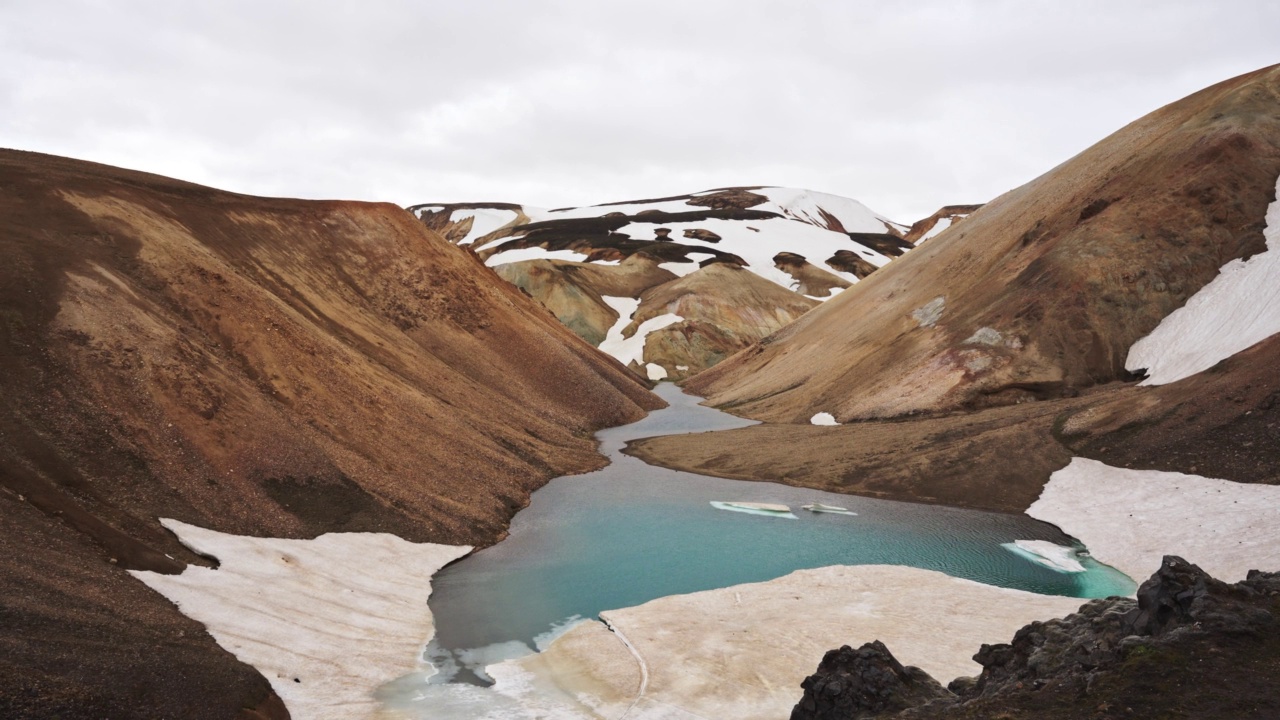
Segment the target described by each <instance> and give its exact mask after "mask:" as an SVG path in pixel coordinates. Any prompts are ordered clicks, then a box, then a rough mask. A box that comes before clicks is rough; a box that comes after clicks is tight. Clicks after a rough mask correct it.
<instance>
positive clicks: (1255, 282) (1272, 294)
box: [1124, 178, 1280, 562]
mask: <svg viewBox="0 0 1280 720" xmlns="http://www.w3.org/2000/svg"><path fill="white" fill-rule="evenodd" d="M1276 191H1277V193H1280V178H1277V179H1276ZM1266 223H1267V226H1266V229H1265V230H1263V236H1264V237H1265V238H1266V241H1267V249H1266V250H1265V251H1263V252H1261V253H1258V254H1257V255H1254V256H1253V257H1251V258H1249V259H1248V260H1247V261H1246V260H1232V261H1231V262H1229V263H1227V264H1226V265H1223V266H1222V270H1221V271H1220V272H1219V273H1218V276H1217V277H1215V278H1214V279H1213V281H1212V282H1210V283H1209V284H1208V285H1205V286H1204V287H1203V288H1201V289H1200V291H1199V292H1197V293H1196V294H1195V295H1192V296H1191V299H1190V300H1188V301H1187V303H1186V305H1184V306H1182V307H1181V308H1178V309H1177V310H1174V311H1173V312H1172V313H1170V314H1169V315H1168V317H1166V318H1165V319H1164V320H1163V321H1161V323H1160V324H1159V325H1158V326H1157V327H1156V329H1155V330H1153V331H1152V332H1151V334H1150V335H1148V336H1146V337H1144V338H1142V339H1141V340H1139V341H1138V342H1136V343H1134V345H1133V347H1131V348H1129V357H1128V359H1126V360H1125V364H1124V365H1125V368H1127V369H1128V370H1129V371H1131V372H1133V371H1137V370H1141V369H1146V371H1147V378H1146V379H1145V380H1143V381H1142V383H1141V384H1142V385H1164V384H1166V383H1171V382H1175V381H1177V380H1181V379H1183V378H1185V377H1190V376H1191V375H1195V374H1196V373H1199V372H1204V371H1205V370H1208V369H1209V368H1211V367H1213V366H1214V365H1216V364H1217V363H1219V362H1221V361H1222V360H1225V359H1227V358H1229V357H1231V356H1232V355H1235V354H1236V353H1238V352H1240V351H1241V350H1245V349H1247V348H1249V347H1251V346H1252V345H1254V344H1256V343H1258V342H1261V341H1262V340H1265V339H1267V338H1268V337H1270V336H1272V335H1274V334H1276V333H1277V332H1280V200H1276V201H1275V202H1273V203H1271V204H1270V205H1269V206H1267V214H1266ZM1187 559H1188V560H1190V559H1191V558H1187ZM1193 562H1194V561H1193Z"/></svg>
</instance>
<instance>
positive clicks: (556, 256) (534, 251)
mask: <svg viewBox="0 0 1280 720" xmlns="http://www.w3.org/2000/svg"><path fill="white" fill-rule="evenodd" d="M586 259H587V256H586V255H583V254H582V253H578V252H574V251H572V250H547V249H546V248H540V247H531V248H517V249H515V250H506V251H504V252H500V253H494V254H493V255H490V256H489V258H488V259H487V260H485V261H484V264H485V265H488V266H489V267H495V266H497V265H505V264H507V263H513V262H520V261H522V260H573V261H575V262H582V261H584V260H586Z"/></svg>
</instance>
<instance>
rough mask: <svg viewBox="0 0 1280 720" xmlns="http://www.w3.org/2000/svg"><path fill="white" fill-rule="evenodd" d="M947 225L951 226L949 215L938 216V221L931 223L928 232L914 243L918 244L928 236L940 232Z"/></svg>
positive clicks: (947, 226)
mask: <svg viewBox="0 0 1280 720" xmlns="http://www.w3.org/2000/svg"><path fill="white" fill-rule="evenodd" d="M949 227H951V218H949V217H944V218H938V221H937V222H935V223H934V224H933V227H931V228H929V232H927V233H925V234H924V235H922V236H921V237H920V239H919V240H917V241H916V244H917V245H919V244H920V243H922V242H924V241H925V240H928V239H929V238H931V237H933V236H935V235H938V234H940V233H941V232H942V231H943V230H946V229H947V228H949Z"/></svg>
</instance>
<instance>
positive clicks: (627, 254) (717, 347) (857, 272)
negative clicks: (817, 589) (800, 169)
mask: <svg viewBox="0 0 1280 720" xmlns="http://www.w3.org/2000/svg"><path fill="white" fill-rule="evenodd" d="M409 209H410V210H411V211H412V212H413V213H414V214H415V215H417V217H418V218H419V219H420V220H421V221H422V222H423V224H425V225H427V226H428V227H430V228H432V229H434V230H436V231H438V232H440V233H441V234H443V235H444V236H445V237H447V238H449V239H450V240H452V241H453V242H456V243H458V244H459V245H463V246H466V247H469V248H471V249H473V250H474V251H475V252H476V254H477V255H478V256H479V257H481V258H482V259H483V260H484V261H485V262H486V263H487V264H488V265H491V266H493V267H494V269H495V270H497V272H498V274H499V275H501V276H502V277H503V278H504V279H506V280H508V281H510V282H511V283H513V284H515V285H517V286H519V287H520V288H521V289H523V290H524V291H525V292H528V293H529V294H530V295H531V296H533V297H534V298H536V299H537V300H538V301H540V302H542V303H543V304H544V305H546V307H547V308H548V309H549V310H551V311H552V313H554V314H555V316H556V317H557V318H559V319H560V321H561V322H563V323H564V324H565V325H567V326H568V327H569V328H571V329H572V330H573V331H574V332H575V333H577V334H578V335H580V336H581V337H582V338H583V339H585V340H587V341H588V342H590V343H591V344H593V345H596V346H598V347H600V348H601V349H602V350H604V351H605V352H607V353H609V354H611V355H613V356H614V357H617V358H618V359H619V360H621V361H622V362H624V363H626V364H628V365H629V366H630V367H632V368H633V369H634V370H636V371H637V372H638V373H640V374H642V375H645V376H647V377H648V378H650V379H652V380H658V379H664V378H665V379H672V380H681V379H684V378H686V377H690V376H692V375H696V374H697V373H699V372H701V371H702V370H705V369H706V368H709V367H712V366H714V365H715V364H717V363H719V362H720V361H722V360H724V359H725V358H726V357H728V356H730V355H732V354H734V353H736V352H737V351H739V350H741V349H743V348H745V347H747V346H748V345H750V344H752V343H754V342H756V341H758V340H761V339H762V338H764V337H766V336H768V335H770V334H772V333H773V332H775V331H777V330H779V329H781V328H782V327H784V326H785V325H787V324H788V323H790V322H791V321H792V320H794V319H796V318H797V317H799V316H800V315H802V314H803V313H805V312H807V311H808V310H809V309H810V308H813V307H815V306H817V305H818V304H819V303H820V302H822V301H825V300H827V299H829V298H832V297H834V296H835V295H836V294H838V293H839V292H841V291H843V290H844V289H845V288H848V287H850V286H851V285H853V284H854V283H856V282H858V281H859V279H861V278H865V277H867V276H868V275H870V274H871V273H872V272H874V271H875V270H876V269H877V268H879V267H882V266H884V265H885V264H886V263H888V262H889V260H891V259H892V258H895V257H898V256H899V255H901V254H902V253H903V252H905V251H906V250H908V249H910V248H911V247H912V244H911V243H910V242H908V241H906V240H904V239H903V238H902V235H903V232H904V231H905V230H906V227H905V226H901V225H898V224H896V223H893V222H892V221H890V220H888V219H886V218H884V217H883V216H881V215H878V214H876V213H874V212H872V211H871V210H869V209H868V208H867V207H866V206H864V205H862V204H861V203H859V202H857V201H854V200H850V199H848V198H842V197H838V196H835V195H828V194H825V193H817V192H812V191H808V190H797V189H792V188H778V187H737V188H725V189H720V190H710V191H706V192H700V193H693V194H690V195H679V196H672V197H664V198H656V199H649V200H634V201H627V202H620V203H609V204H606V205H596V206H591V207H578V208H562V209H559V210H541V209H536V208H530V207H526V206H521V205H512V204H509V203H453V204H434V205H432V204H427V205H414V206H412V207H410V208H409ZM732 270H744V271H745V272H732ZM656 317H662V318H666V320H664V321H663V322H662V323H661V324H658V323H653V324H650V325H648V326H646V325H644V321H645V320H646V319H650V318H656ZM611 333H612V337H611Z"/></svg>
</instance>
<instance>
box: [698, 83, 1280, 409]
mask: <svg viewBox="0 0 1280 720" xmlns="http://www.w3.org/2000/svg"><path fill="white" fill-rule="evenodd" d="M1278 98H1280V70H1277V69H1276V68H1268V69H1265V70H1261V71H1258V72H1255V73H1251V74H1248V75H1245V76H1242V77H1239V78H1235V79H1233V80H1229V81H1226V82H1224V83H1220V84H1218V85H1215V86H1213V87H1211V88H1208V89H1206V90H1203V91H1201V92H1198V93H1196V94H1194V95H1192V96H1190V97H1188V98H1185V99H1183V100H1180V101H1178V102H1175V103H1173V104H1171V105H1168V106H1166V107H1164V108H1161V109H1159V110H1157V111H1155V112H1153V113H1151V114H1150V115H1147V116H1146V117H1144V118H1142V119H1140V120H1137V121H1136V122H1134V123H1132V124H1130V125H1129V126H1128V127H1126V128H1124V129H1122V130H1120V131H1119V132H1117V133H1115V134H1114V135H1112V136H1110V137H1108V138H1106V139H1105V140H1103V141H1101V142H1099V143H1098V144H1097V145H1095V146H1093V147H1091V148H1089V149H1088V150H1085V151H1084V152H1082V153H1080V154H1079V155H1077V156H1076V157H1074V158H1072V159H1070V160H1068V161H1067V162H1065V163H1063V164H1062V165H1060V166H1058V167H1056V168H1054V169H1053V170H1051V171H1049V172H1048V173H1046V174H1045V175H1043V176H1041V177H1039V178H1037V179H1035V180H1033V181H1031V182H1030V183H1028V184H1026V185H1024V186H1022V187H1020V188H1018V189H1015V190H1013V191H1010V192H1008V193H1006V194H1004V195H1002V196H1000V197H999V198H996V199H995V200H993V201H991V202H990V203H988V204H986V205H985V206H983V207H982V208H981V209H979V210H977V211H975V212H973V213H972V214H971V215H969V216H968V217H966V218H965V219H964V220H963V222H961V223H958V224H956V225H955V226H953V227H949V228H948V229H946V230H944V231H942V232H941V233H940V234H938V235H937V236H935V237H933V238H931V239H929V240H928V241H927V242H924V243H923V244H921V245H920V246H919V247H917V248H916V249H915V250H913V251H912V252H910V253H908V254H906V255H905V256H904V257H903V258H901V259H899V260H898V261H896V262H895V263H894V264H893V266H892V272H883V271H882V272H877V273H876V274H874V275H872V276H871V277H869V278H868V279H867V280H866V281H864V282H862V283H859V284H858V286H857V287H856V288H853V289H851V290H849V291H847V292H845V293H842V294H841V295H840V296H839V297H837V298H835V299H834V300H832V301H831V302H829V303H826V304H824V305H823V306H822V307H819V308H817V309H815V310H814V311H813V312H810V313H807V314H806V315H805V316H804V317H803V318H801V319H800V320H798V321H796V322H795V323H793V324H791V325H789V326H787V327H786V328H785V329H783V330H782V331H781V332H779V333H777V334H775V335H774V336H772V337H770V338H769V339H768V341H767V343H762V344H760V345H757V346H755V347H753V348H751V349H749V350H747V351H745V352H743V353H741V354H739V355H738V356H736V357H735V358H732V359H730V360H728V361H726V362H725V363H722V364H720V365H718V366H717V367H716V368H714V369H713V370H711V371H709V372H707V373H704V374H702V375H700V376H699V377H698V378H696V379H695V380H692V381H691V385H690V386H689V387H690V389H691V390H692V391H694V392H697V393H699V394H704V395H706V396H707V397H708V400H709V402H711V403H712V404H715V405H718V406H721V407H725V408H731V409H732V410H733V412H735V413H738V414H742V415H746V416H749V417H754V418H759V419H765V420H772V421H779V422H805V421H807V420H808V419H809V418H810V417H811V416H812V415H814V414H815V413H820V412H828V413H831V414H833V415H834V416H835V418H836V419H837V420H839V421H849V420H854V419H871V418H892V417H899V416H903V415H909V414H919V413H931V412H947V411H954V410H963V409H974V408H980V407H985V406H991V405H1006V404H1015V403H1020V402H1026V401H1029V400H1040V399H1047V398H1061V397H1068V396H1071V395H1074V394H1078V393H1080V392H1081V391H1084V390H1087V389H1088V388H1090V387H1093V386H1095V385H1098V384H1102V383H1109V382H1113V381H1117V380H1125V379H1128V378H1131V377H1132V375H1131V374H1130V372H1129V371H1128V370H1126V368H1125V359H1126V357H1127V355H1128V353H1129V349H1130V347H1131V346H1133V345H1134V343H1136V342H1137V341H1138V340H1139V339H1140V338H1142V337H1143V336H1145V335H1147V334H1148V333H1150V332H1151V331H1152V330H1153V329H1155V327H1156V326H1157V325H1158V324H1159V323H1160V321H1161V320H1162V319H1163V318H1164V317H1165V316H1167V315H1169V314H1170V313H1171V312H1172V311H1173V310H1175V309H1176V308H1178V307H1180V306H1181V305H1182V304H1183V303H1185V302H1186V301H1187V299H1188V298H1190V297H1191V296H1192V295H1193V294H1194V293H1196V292H1197V291H1198V290H1199V289H1200V288H1202V287H1203V286H1204V285H1206V284H1207V283H1208V282H1209V281H1210V280H1212V279H1213V278H1214V277H1215V276H1216V275H1217V274H1218V272H1219V268H1221V267H1222V266H1223V265H1224V264H1226V263H1227V262H1229V261H1231V260H1233V259H1237V258H1245V257H1248V256H1251V255H1253V254H1255V253H1259V252H1261V251H1262V250H1263V248H1264V247H1265V242H1264V239H1263V233H1262V230H1263V227H1264V224H1265V223H1264V219H1263V216H1264V215H1265V211H1266V207H1267V205H1268V203H1269V202H1271V200H1272V199H1274V192H1275V179H1276V175H1277V173H1278V172H1280V113H1277V112H1276V108H1277V106H1278V104H1280V103H1278Z"/></svg>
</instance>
